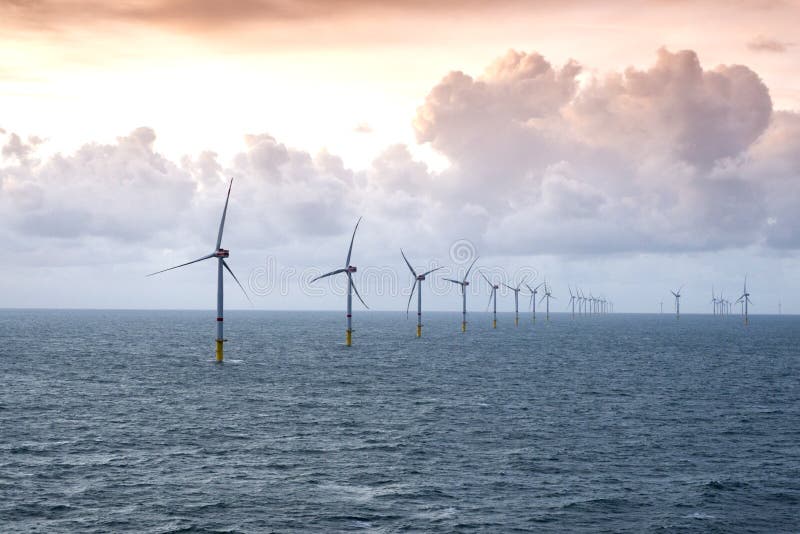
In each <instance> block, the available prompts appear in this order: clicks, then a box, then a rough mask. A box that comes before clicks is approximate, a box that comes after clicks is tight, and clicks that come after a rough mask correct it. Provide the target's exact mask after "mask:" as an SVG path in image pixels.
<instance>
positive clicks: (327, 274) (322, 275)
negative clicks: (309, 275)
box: [309, 269, 347, 284]
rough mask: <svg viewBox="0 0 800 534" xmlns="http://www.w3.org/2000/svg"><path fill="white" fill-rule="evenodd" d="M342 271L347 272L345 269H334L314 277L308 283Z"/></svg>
mask: <svg viewBox="0 0 800 534" xmlns="http://www.w3.org/2000/svg"><path fill="white" fill-rule="evenodd" d="M344 272H347V269H336V270H335V271H331V272H329V273H325V274H321V275H319V276H318V277H316V278H314V279H313V280H311V282H309V284H311V283H313V282H316V281H317V280H319V279H320V278H325V277H327V276H333V275H334V274H339V273H344Z"/></svg>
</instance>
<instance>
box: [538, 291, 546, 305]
mask: <svg viewBox="0 0 800 534" xmlns="http://www.w3.org/2000/svg"><path fill="white" fill-rule="evenodd" d="M545 298H547V293H545V294H544V295H542V298H540V299H539V304H541V303H542V301H543V300H544V299H545Z"/></svg>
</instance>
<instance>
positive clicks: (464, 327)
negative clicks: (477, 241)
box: [445, 256, 478, 332]
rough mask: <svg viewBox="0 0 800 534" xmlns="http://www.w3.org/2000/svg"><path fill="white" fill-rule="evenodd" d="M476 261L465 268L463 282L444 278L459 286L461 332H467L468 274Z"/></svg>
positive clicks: (476, 259)
mask: <svg viewBox="0 0 800 534" xmlns="http://www.w3.org/2000/svg"><path fill="white" fill-rule="evenodd" d="M476 261H478V257H477V256H476V257H475V259H474V260H472V263H470V264H469V268H467V272H466V273H464V279H463V280H453V279H452V278H445V280H447V281H448V282H453V283H454V284H458V285H459V286H461V297H462V307H461V331H462V332H466V331H467V286H468V285H469V281H467V278H469V272H470V270H471V269H472V266H473V265H475V262H476Z"/></svg>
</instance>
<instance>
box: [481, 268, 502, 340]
mask: <svg viewBox="0 0 800 534" xmlns="http://www.w3.org/2000/svg"><path fill="white" fill-rule="evenodd" d="M481 276H483V279H484V280H486V283H487V284H489V285H490V286H491V288H492V292H491V293H490V294H489V304H491V303H492V301H494V312H493V313H492V328H497V290H498V289H500V286H499V285H497V284H493V283H492V282H491V281H490V280H489V279H488V278H486V275H485V274H483V273H481ZM487 308H488V305H487Z"/></svg>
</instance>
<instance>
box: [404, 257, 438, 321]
mask: <svg viewBox="0 0 800 534" xmlns="http://www.w3.org/2000/svg"><path fill="white" fill-rule="evenodd" d="M400 254H401V255H402V256H403V259H404V260H405V261H406V265H408V268H409V270H410V271H411V275H412V276H413V277H414V285H412V286H411V294H410V295H408V304H407V305H406V316H408V309H409V308H410V307H411V298H412V297H413V296H414V290H415V289H416V288H417V286H419V289H418V290H417V337H422V282H423V280H425V277H426V276H428V275H429V274H431V273H432V272H434V271H438V270H439V269H441V268H442V267H437V268H435V269H431V270H430V271H426V272H424V273H422V274H417V271H415V270H414V268H413V267H412V266H411V263H410V262H409V261H408V258H406V254H405V252H403V249H400Z"/></svg>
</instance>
